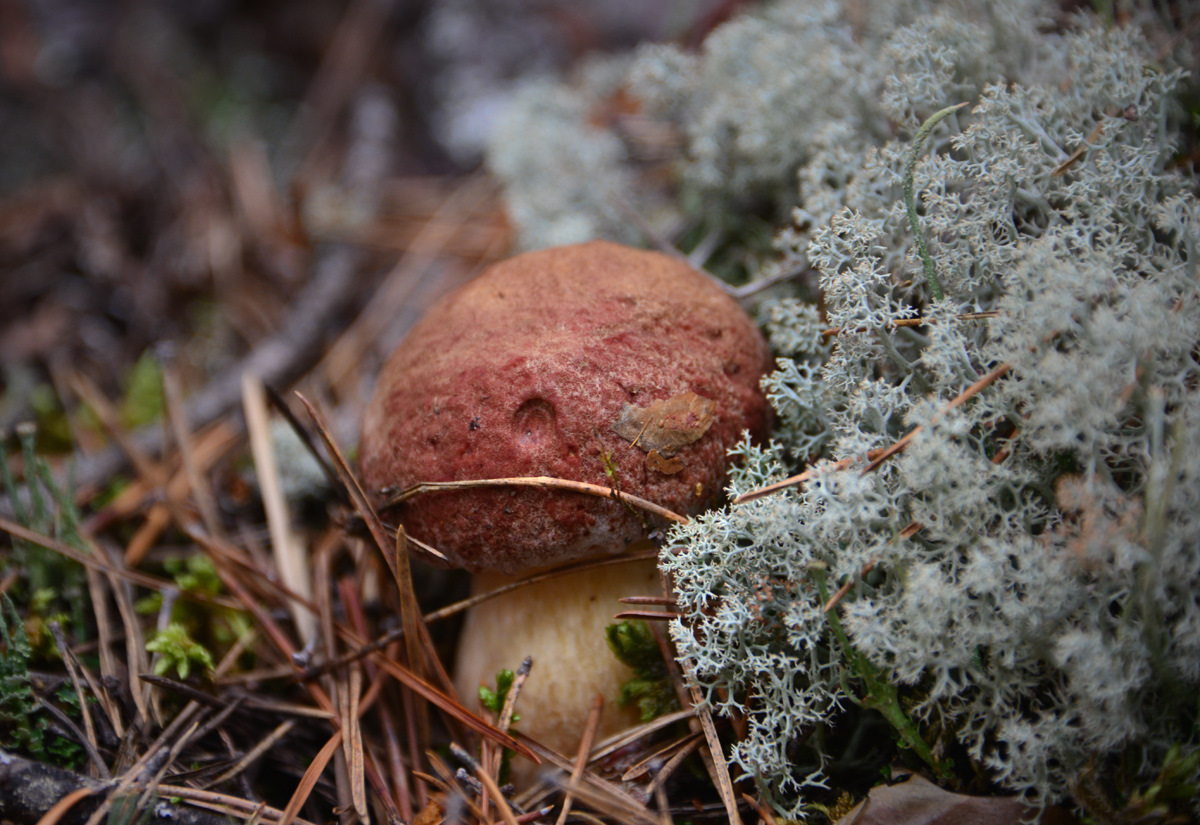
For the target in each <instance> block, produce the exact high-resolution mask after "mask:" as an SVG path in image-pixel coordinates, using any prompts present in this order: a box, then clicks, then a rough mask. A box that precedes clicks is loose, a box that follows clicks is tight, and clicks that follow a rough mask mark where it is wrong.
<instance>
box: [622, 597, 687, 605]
mask: <svg viewBox="0 0 1200 825" xmlns="http://www.w3.org/2000/svg"><path fill="white" fill-rule="evenodd" d="M617 601H619V602H620V603H621V604H659V605H662V606H664V607H674V606H675V600H674V599H671V598H668V597H666V596H622V597H621V598H619V599H617Z"/></svg>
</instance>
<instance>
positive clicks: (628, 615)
mask: <svg viewBox="0 0 1200 825" xmlns="http://www.w3.org/2000/svg"><path fill="white" fill-rule="evenodd" d="M613 618H614V619H618V620H622V619H640V620H642V621H645V622H665V621H668V620H670V619H682V618H683V614H682V613H668V612H667V611H665V610H622V611H621V612H620V613H615V614H613Z"/></svg>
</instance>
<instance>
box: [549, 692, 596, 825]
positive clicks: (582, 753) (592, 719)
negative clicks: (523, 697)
mask: <svg viewBox="0 0 1200 825" xmlns="http://www.w3.org/2000/svg"><path fill="white" fill-rule="evenodd" d="M603 713H604V697H603V696H601V695H600V694H599V693H597V694H596V698H595V699H594V700H592V709H591V710H589V711H588V715H587V721H586V722H584V725H583V737H582V738H581V739H580V740H579V751H578V752H577V753H576V754H575V768H574V769H573V770H572V771H571V778H570V779H569V780H568V781H567V792H566V794H565V795H564V796H563V801H562V809H561V810H560V811H559V812H558V819H557V820H555V825H564V823H566V821H567V817H568V816H570V814H571V806H572V805H573V804H574V803H575V795H574V788H575V786H577V785H578V784H579V781H580V779H582V778H583V772H584V770H586V769H587V764H588V754H589V753H591V752H592V742H594V741H595V739H596V728H598V727H600V716H601V714H603Z"/></svg>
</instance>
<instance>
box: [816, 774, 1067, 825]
mask: <svg viewBox="0 0 1200 825" xmlns="http://www.w3.org/2000/svg"><path fill="white" fill-rule="evenodd" d="M1035 814H1036V811H1034V810H1033V809H1032V808H1030V807H1029V806H1028V805H1026V804H1024V803H1023V802H1022V801H1021V800H1020V799H1019V798H1017V797H1015V796H966V795H964V794H957V793H950V792H949V791H943V790H942V789H941V788H939V787H938V786H937V785H934V784H933V783H932V782H930V781H929V780H927V779H925V778H923V777H920V776H917V775H916V774H913V775H912V776H911V778H909V779H908V780H906V781H904V782H900V783H898V784H896V785H879V786H877V787H875V788H872V789H871V792H870V793H869V794H868V795H867V798H866V800H865V801H864V802H862V803H860V804H859V805H858V806H857V807H855V808H854V810H852V811H850V813H848V814H846V815H845V816H843V817H842V818H841V819H839V820H838V821H837V823H836V825H959V823H963V822H970V823H972V825H1022V823H1026V822H1030V821H1032V819H1033V817H1034V815H1035ZM1037 821H1038V822H1040V823H1041V825H1077V823H1076V820H1075V818H1074V817H1073V816H1071V815H1070V814H1069V813H1067V811H1065V810H1064V809H1062V808H1057V807H1055V808H1047V809H1046V810H1045V811H1043V812H1042V816H1041V818H1040V819H1038V820H1037Z"/></svg>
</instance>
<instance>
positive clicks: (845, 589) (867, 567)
mask: <svg viewBox="0 0 1200 825" xmlns="http://www.w3.org/2000/svg"><path fill="white" fill-rule="evenodd" d="M874 569H875V562H868V563H867V564H864V565H863V567H862V570H861V571H859V574H858V576H857V577H856V578H852V579H850V580H849V581H847V582H846V583H845V584H843V585H842V586H841V587H839V588H838V590H837V592H836V593H834V594H833V595H832V596H830V597H829V601H827V602H825V605H824V606H823V607H822V608H821V612H822V613H828V612H829V611H830V610H833V608H835V607H837V604H838V602H840V601H841V600H842V599H844V598H845V597H846V594H847V593H849V592H850V588H852V587H854V584H855V582H857V581H859V580H860V579H862V577H863V576H865V575H867V574H868V573H870V572H871V571H872V570H874Z"/></svg>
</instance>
